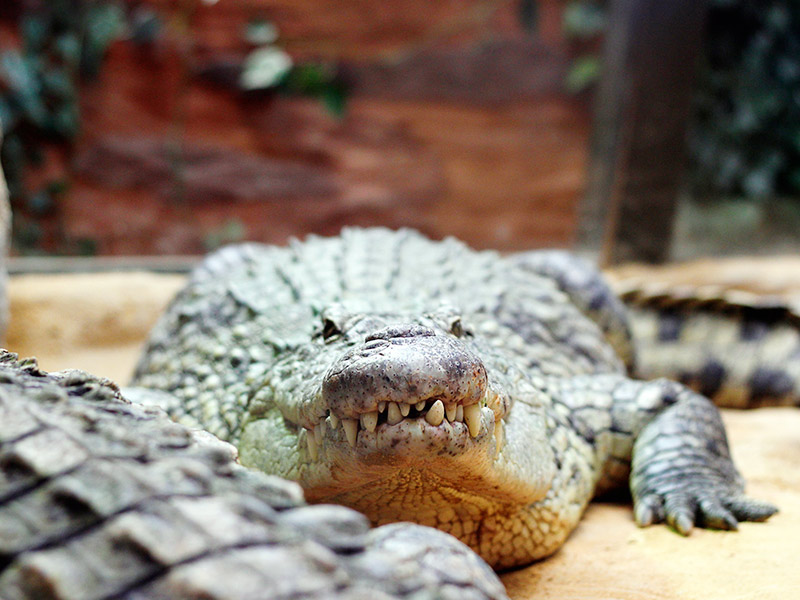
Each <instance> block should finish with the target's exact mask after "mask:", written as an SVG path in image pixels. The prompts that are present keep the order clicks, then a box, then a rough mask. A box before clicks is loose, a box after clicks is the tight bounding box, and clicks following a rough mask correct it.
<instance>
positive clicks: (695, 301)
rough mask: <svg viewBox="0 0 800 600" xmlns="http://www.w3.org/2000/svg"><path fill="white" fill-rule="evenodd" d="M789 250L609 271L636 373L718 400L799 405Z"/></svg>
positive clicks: (796, 307) (797, 304) (799, 337)
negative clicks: (625, 320) (669, 380)
mask: <svg viewBox="0 0 800 600" xmlns="http://www.w3.org/2000/svg"><path fill="white" fill-rule="evenodd" d="M798 267H800V261H798V260H797V258H796V257H783V258H781V257H777V258H770V259H769V261H766V260H763V259H727V260H714V261H713V262H712V261H697V262H694V263H686V264H681V265H677V266H668V267H661V268H657V269H653V268H649V269H647V270H646V271H645V270H643V269H642V268H641V267H640V266H637V265H629V266H627V267H621V268H619V269H617V270H614V271H612V272H611V273H609V275H610V276H611V279H612V286H613V289H614V292H615V293H616V294H617V295H618V296H619V297H620V298H621V299H622V300H623V302H625V304H626V305H627V307H628V313H629V321H630V324H631V332H632V336H633V339H634V340H635V342H636V370H635V372H636V376H637V377H640V378H644V379H649V378H654V377H661V376H669V377H671V378H674V379H676V380H678V381H680V382H681V383H684V384H686V385H688V386H690V387H691V388H692V389H694V390H696V391H698V392H699V393H701V394H703V395H705V396H708V397H709V398H711V399H712V400H713V401H714V404H716V405H717V406H723V407H728V408H753V407H758V406H800V296H798V293H797V287H796V286H797V282H796V280H797V278H796V276H794V273H796V272H797V269H798Z"/></svg>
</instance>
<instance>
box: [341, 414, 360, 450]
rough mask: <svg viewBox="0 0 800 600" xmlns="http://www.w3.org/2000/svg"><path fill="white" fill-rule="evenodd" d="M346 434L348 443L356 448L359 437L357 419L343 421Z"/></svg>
mask: <svg viewBox="0 0 800 600" xmlns="http://www.w3.org/2000/svg"><path fill="white" fill-rule="evenodd" d="M342 427H344V434H345V435H346V436H347V443H348V444H350V446H351V447H353V448H355V446H356V438H357V437H358V421H356V420H355V419H342Z"/></svg>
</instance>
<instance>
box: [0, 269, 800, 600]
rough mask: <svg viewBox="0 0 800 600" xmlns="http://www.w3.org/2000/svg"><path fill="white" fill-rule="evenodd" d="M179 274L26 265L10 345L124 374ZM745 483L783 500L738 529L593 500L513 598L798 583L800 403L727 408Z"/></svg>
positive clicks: (745, 589) (774, 592)
mask: <svg viewBox="0 0 800 600" xmlns="http://www.w3.org/2000/svg"><path fill="white" fill-rule="evenodd" d="M182 281H183V278H182V277H180V276H165V275H152V274H142V273H135V274H125V275H120V274H97V275H58V276H42V275H26V276H16V277H12V279H11V283H10V300H11V328H10V330H9V333H8V340H7V344H8V347H9V349H11V350H13V351H16V352H19V353H20V354H21V355H24V356H30V355H36V356H38V357H39V359H40V362H41V364H42V366H43V367H44V368H45V369H49V370H58V369H64V368H81V369H86V370H88V371H91V372H93V373H96V374H99V375H105V376H107V377H110V378H111V379H114V380H116V381H118V382H120V383H125V381H126V380H127V378H128V377H129V376H130V374H131V373H132V370H133V367H134V365H135V362H136V359H137V356H138V354H139V352H140V350H141V345H142V343H143V339H144V336H145V334H146V332H147V330H148V329H149V328H150V327H151V326H152V324H153V323H154V321H155V319H156V318H157V316H158V314H159V313H160V312H161V311H162V310H163V308H164V306H165V305H166V303H167V302H168V300H169V298H171V297H172V295H173V294H174V293H175V291H176V290H177V288H178V287H179V286H180V285H181V283H182ZM724 418H725V422H726V423H727V425H728V431H729V437H730V441H731V447H732V450H733V454H734V457H735V459H736V461H737V464H738V465H739V467H740V469H741V471H742V473H743V474H744V476H745V477H746V479H747V481H748V492H749V493H750V494H751V495H752V496H754V497H757V498H760V499H763V500H767V501H770V502H773V503H775V504H777V505H778V506H779V507H780V508H781V512H780V513H778V514H777V515H775V516H774V517H772V518H771V519H770V520H769V521H768V522H767V523H754V524H753V523H746V524H743V525H742V526H741V528H740V530H739V531H738V532H737V533H731V532H718V531H704V530H695V531H694V532H693V533H692V535H691V536H690V537H689V538H682V537H680V536H679V535H677V534H675V533H673V532H671V531H669V530H668V529H666V528H665V527H660V526H658V527H650V528H647V529H638V528H637V527H636V526H635V525H634V524H633V522H632V519H631V510H630V506H629V505H627V504H625V503H621V504H613V503H595V504H593V505H591V507H590V508H589V510H588V512H587V514H586V517H585V518H584V519H583V521H582V522H581V524H580V526H579V527H578V529H577V530H576V531H575V532H574V534H573V535H572V536H571V538H570V539H569V540H568V541H567V543H566V545H565V546H564V548H563V549H562V550H561V551H559V552H558V553H557V554H556V555H555V556H553V557H551V558H550V559H548V560H545V561H542V562H540V563H537V564H534V565H532V566H530V567H527V568H524V569H520V570H518V571H515V572H511V573H507V574H505V575H503V581H504V582H505V584H506V586H507V587H508V591H509V594H510V595H511V597H512V598H515V599H519V600H522V599H533V598H537V599H548V598H558V599H559V600H566V599H578V598H582V599H620V600H622V599H625V600H627V599H630V600H634V599H636V600H638V599H645V598H647V599H649V598H664V599H675V598H681V599H697V600H701V599H702V600H709V599H715V598H719V599H725V600H737V599H742V600H744V599H748V600H750V599H762V598H764V599H766V598H776V599H777V598H788V597H794V596H795V595H796V594H797V590H798V589H800V569H798V560H799V559H798V539H800V410H797V409H760V410H755V411H747V412H736V411H725V412H724Z"/></svg>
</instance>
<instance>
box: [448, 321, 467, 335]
mask: <svg viewBox="0 0 800 600" xmlns="http://www.w3.org/2000/svg"><path fill="white" fill-rule="evenodd" d="M450 333H452V334H453V335H454V336H456V337H461V336H463V335H464V325H463V324H462V323H461V318H460V317H457V318H455V319H453V321H452V322H451V323H450Z"/></svg>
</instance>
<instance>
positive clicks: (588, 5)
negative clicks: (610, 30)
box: [562, 0, 607, 40]
mask: <svg viewBox="0 0 800 600" xmlns="http://www.w3.org/2000/svg"><path fill="white" fill-rule="evenodd" d="M605 4H606V3H605V2H590V1H588V0H573V1H572V2H570V3H568V4H567V5H566V6H565V7H564V13H563V15H562V26H563V29H564V33H565V34H566V36H567V37H569V38H576V39H583V40H586V39H591V38H593V37H596V36H598V35H601V34H603V32H605V29H606V20H607V19H606V6H605Z"/></svg>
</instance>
